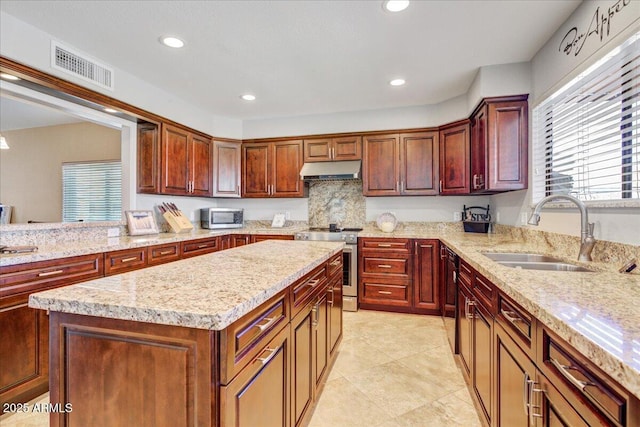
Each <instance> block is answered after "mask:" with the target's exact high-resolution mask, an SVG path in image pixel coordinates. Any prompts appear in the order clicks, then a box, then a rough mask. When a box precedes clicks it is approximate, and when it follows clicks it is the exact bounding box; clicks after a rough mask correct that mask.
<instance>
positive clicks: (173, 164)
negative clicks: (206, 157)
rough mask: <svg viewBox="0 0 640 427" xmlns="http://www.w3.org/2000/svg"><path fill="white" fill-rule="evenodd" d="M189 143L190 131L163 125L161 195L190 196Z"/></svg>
mask: <svg viewBox="0 0 640 427" xmlns="http://www.w3.org/2000/svg"><path fill="white" fill-rule="evenodd" d="M189 143H190V138H189V132H188V131H186V130H184V129H181V128H178V127H175V126H171V125H167V124H163V125H162V143H161V147H162V148H161V156H162V157H161V166H162V168H161V170H162V180H161V185H160V192H161V193H164V194H182V195H186V194H188V189H189V179H190V176H189Z"/></svg>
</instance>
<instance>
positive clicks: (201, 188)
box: [189, 135, 213, 196]
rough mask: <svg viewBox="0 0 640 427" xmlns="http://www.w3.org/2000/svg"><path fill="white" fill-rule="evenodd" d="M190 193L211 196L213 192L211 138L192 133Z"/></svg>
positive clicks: (190, 144) (190, 146)
mask: <svg viewBox="0 0 640 427" xmlns="http://www.w3.org/2000/svg"><path fill="white" fill-rule="evenodd" d="M189 169H190V171H189V179H190V180H191V190H190V191H189V193H190V194H192V195H195V196H211V195H212V194H213V152H212V144H211V139H209V138H205V137H202V136H200V135H191V140H190V143H189Z"/></svg>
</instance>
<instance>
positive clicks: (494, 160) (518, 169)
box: [487, 101, 528, 191]
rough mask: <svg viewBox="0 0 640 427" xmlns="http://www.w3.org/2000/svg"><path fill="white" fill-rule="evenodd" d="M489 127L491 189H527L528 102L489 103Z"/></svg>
mask: <svg viewBox="0 0 640 427" xmlns="http://www.w3.org/2000/svg"><path fill="white" fill-rule="evenodd" d="M487 124H488V141H487V157H488V158H487V162H488V168H487V169H488V170H487V174H488V176H487V187H488V189H489V190H494V191H507V190H522V189H525V188H527V179H528V176H527V175H528V166H527V146H528V143H527V141H528V104H527V101H513V102H496V103H490V104H489V108H488V118H487Z"/></svg>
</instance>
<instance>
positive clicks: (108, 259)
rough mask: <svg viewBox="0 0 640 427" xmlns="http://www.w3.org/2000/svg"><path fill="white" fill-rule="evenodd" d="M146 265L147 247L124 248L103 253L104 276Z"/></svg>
mask: <svg viewBox="0 0 640 427" xmlns="http://www.w3.org/2000/svg"><path fill="white" fill-rule="evenodd" d="M146 265H147V249H146V248H137V249H125V250H123V251H113V252H106V253H105V254H104V273H105V275H106V276H110V275H112V274H118V273H124V272H127V271H131V270H137V269H139V268H143V267H145V266H146Z"/></svg>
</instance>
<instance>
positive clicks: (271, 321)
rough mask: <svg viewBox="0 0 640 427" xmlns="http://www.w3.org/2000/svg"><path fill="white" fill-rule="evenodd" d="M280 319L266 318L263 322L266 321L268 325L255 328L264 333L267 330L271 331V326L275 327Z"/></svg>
mask: <svg viewBox="0 0 640 427" xmlns="http://www.w3.org/2000/svg"><path fill="white" fill-rule="evenodd" d="M278 319H279V317H265V318H264V319H263V320H266V321H267V323H265V324H264V325H255V326H256V328H258V329H260V332H263V331H265V330H266V329H269V328H270V327H271V325H273V324H274V323H275V322H276V321H277V320H278Z"/></svg>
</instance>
